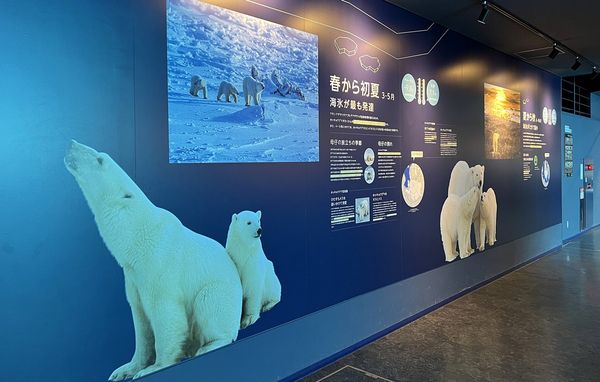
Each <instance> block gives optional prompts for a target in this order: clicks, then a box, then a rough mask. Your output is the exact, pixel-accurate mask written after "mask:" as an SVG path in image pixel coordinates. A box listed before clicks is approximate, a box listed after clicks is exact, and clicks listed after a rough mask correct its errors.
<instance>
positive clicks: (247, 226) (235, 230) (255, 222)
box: [229, 211, 262, 244]
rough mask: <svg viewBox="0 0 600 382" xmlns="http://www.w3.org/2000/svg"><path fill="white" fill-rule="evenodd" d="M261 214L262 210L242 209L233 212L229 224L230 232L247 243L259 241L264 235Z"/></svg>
mask: <svg viewBox="0 0 600 382" xmlns="http://www.w3.org/2000/svg"><path fill="white" fill-rule="evenodd" d="M261 216H262V213H261V212H260V211H256V212H253V211H242V212H240V213H237V214H233V215H232V216H231V224H230V225H229V234H230V235H235V236H236V238H237V239H238V240H240V241H241V242H243V243H247V244H251V243H253V242H256V241H259V240H260V236H261V235H262V227H261V225H260V217H261Z"/></svg>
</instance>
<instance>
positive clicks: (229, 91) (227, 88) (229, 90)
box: [217, 81, 239, 103]
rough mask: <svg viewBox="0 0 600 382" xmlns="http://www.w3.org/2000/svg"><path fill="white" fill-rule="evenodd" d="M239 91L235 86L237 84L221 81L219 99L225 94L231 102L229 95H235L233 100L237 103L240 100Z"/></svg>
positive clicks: (226, 98)
mask: <svg viewBox="0 0 600 382" xmlns="http://www.w3.org/2000/svg"><path fill="white" fill-rule="evenodd" d="M238 95H239V93H238V91H237V89H236V88H235V86H233V85H232V84H231V83H229V82H227V81H223V82H221V85H220V86H219V93H218V94H217V101H220V100H221V97H223V96H225V101H227V102H231V101H229V97H233V101H234V102H235V103H237V101H238V98H237V97H238Z"/></svg>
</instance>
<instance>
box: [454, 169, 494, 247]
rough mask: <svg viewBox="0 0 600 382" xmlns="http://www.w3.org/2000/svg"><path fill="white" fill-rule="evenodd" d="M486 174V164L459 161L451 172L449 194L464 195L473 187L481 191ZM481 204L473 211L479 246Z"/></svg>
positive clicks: (476, 239)
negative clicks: (471, 165) (470, 165)
mask: <svg viewBox="0 0 600 382" xmlns="http://www.w3.org/2000/svg"><path fill="white" fill-rule="evenodd" d="M484 175H485V166H481V165H476V166H473V167H469V165H468V164H467V162H465V161H459V162H457V163H456V164H455V165H454V168H453V169H452V173H451V174H450V182H449V184H448V195H451V194H454V195H456V196H462V195H464V194H466V193H467V191H469V190H470V189H471V187H477V188H479V190H480V192H481V190H482V189H483V178H484ZM479 220H480V218H479V204H478V205H477V207H476V208H475V211H474V212H473V218H472V221H473V225H474V227H475V243H476V245H477V247H479V245H480V244H481V239H480V238H479V228H480V227H479V226H480V223H479ZM470 248H471V228H469V249H470Z"/></svg>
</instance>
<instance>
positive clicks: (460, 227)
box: [440, 187, 480, 262]
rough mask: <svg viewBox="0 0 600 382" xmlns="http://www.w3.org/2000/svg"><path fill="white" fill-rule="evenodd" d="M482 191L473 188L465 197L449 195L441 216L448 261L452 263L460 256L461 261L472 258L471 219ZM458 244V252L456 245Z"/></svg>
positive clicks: (443, 241)
mask: <svg viewBox="0 0 600 382" xmlns="http://www.w3.org/2000/svg"><path fill="white" fill-rule="evenodd" d="M479 196H480V190H479V188H477V187H473V188H471V189H470V190H469V191H467V193H466V194H465V195H463V196H457V195H454V194H450V195H448V197H447V198H446V201H444V205H443V206H442V213H441V214H440V231H441V234H442V244H443V246H444V255H445V256H446V261H448V262H450V261H452V260H454V259H456V257H457V256H460V258H461V259H464V258H465V257H468V256H470V255H471V254H472V253H473V252H474V251H473V249H471V248H470V246H469V242H470V240H471V238H470V237H469V234H470V232H471V231H470V228H471V217H472V216H473V211H475V207H476V206H477V205H478V201H479ZM457 243H458V252H457V251H456V244H457Z"/></svg>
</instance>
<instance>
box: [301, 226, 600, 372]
mask: <svg viewBox="0 0 600 382" xmlns="http://www.w3.org/2000/svg"><path fill="white" fill-rule="evenodd" d="M301 381H302V382H317V381H323V382H374V381H376V382H381V381H394V382H400V381H460V382H467V381H544V382H546V381H557V382H558V381H560V382H562V381H595V382H597V381H600V229H595V230H592V231H590V232H588V233H586V234H584V235H583V236H581V237H579V238H578V239H576V240H575V241H572V242H570V243H568V244H566V245H565V246H563V247H562V248H561V249H559V250H557V251H555V252H553V253H551V254H549V255H547V256H545V257H543V258H541V259H540V260H538V261H536V262H533V263H531V264H529V265H528V266H526V267H523V268H521V269H519V270H517V271H515V272H512V273H510V274H508V275H506V276H504V277H502V278H500V279H498V280H496V281H494V282H492V283H490V284H488V285H486V286H484V287H482V288H480V289H478V290H476V291H474V292H472V293H470V294H467V295H465V296H464V297H461V298H459V299H457V300H455V301H453V302H452V303H450V304H447V305H445V306H443V307H442V308H440V309H437V310H436V311H434V312H432V313H430V314H428V315H426V316H424V317H422V318H420V319H418V320H416V321H414V322H412V323H411V324H409V325H407V326H405V327H403V328H400V329H398V330H396V331H395V332H393V333H391V334H389V335H387V336H385V337H383V338H381V339H379V340H377V341H375V342H374V343H371V344H369V345H367V346H365V347H363V348H361V349H359V350H357V351H355V352H354V353H352V354H350V355H348V356H346V357H344V358H342V359H341V360H339V361H337V362H335V363H334V364H331V365H329V366H327V367H325V368H323V369H321V370H319V371H317V372H316V373H314V374H312V375H310V376H308V377H306V378H303V379H301Z"/></svg>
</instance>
